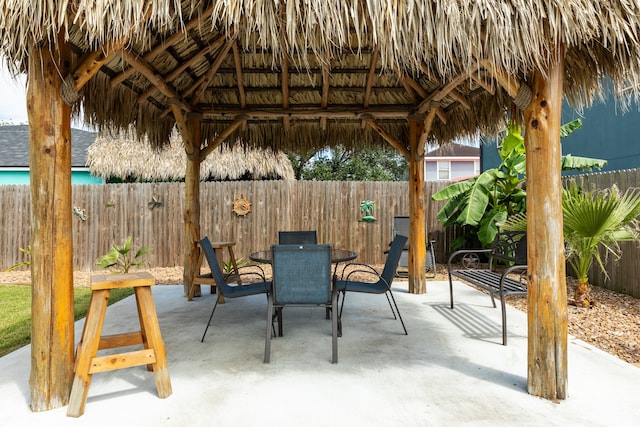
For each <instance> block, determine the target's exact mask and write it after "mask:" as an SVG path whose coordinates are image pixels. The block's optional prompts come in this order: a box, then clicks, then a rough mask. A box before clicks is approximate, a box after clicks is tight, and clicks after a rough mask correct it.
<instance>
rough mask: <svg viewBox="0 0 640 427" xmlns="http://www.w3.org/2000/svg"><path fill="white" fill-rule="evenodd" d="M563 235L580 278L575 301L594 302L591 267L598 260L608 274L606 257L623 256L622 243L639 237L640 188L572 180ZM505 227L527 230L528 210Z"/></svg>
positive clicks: (565, 201) (564, 209)
mask: <svg viewBox="0 0 640 427" xmlns="http://www.w3.org/2000/svg"><path fill="white" fill-rule="evenodd" d="M562 214H563V234H564V240H565V244H566V252H567V255H566V256H567V262H568V263H569V266H570V267H571V269H572V270H573V274H574V275H575V277H576V279H578V284H577V286H576V289H575V294H574V302H575V304H576V306H578V307H589V306H590V305H591V295H590V294H591V291H590V286H589V270H590V269H591V267H592V265H593V263H594V262H595V263H596V264H597V265H598V266H599V267H600V269H601V270H602V272H603V273H604V274H605V277H607V272H606V270H605V267H604V260H603V256H602V254H604V259H605V260H606V258H607V256H609V255H611V256H614V257H615V258H616V259H618V258H620V256H621V251H620V246H619V245H618V243H619V242H624V241H637V240H638V239H639V238H640V222H639V221H638V219H637V218H638V216H640V189H639V188H629V189H627V190H626V191H625V192H624V194H621V193H620V190H618V187H617V186H616V185H613V186H612V187H611V188H608V189H605V190H590V191H584V190H583V189H582V188H580V187H578V184H577V183H576V181H575V180H572V181H571V182H570V184H569V185H568V186H566V187H565V188H564V189H563V192H562ZM502 229H504V230H526V229H527V216H526V213H521V214H519V215H516V216H514V217H513V218H510V219H509V220H508V221H507V222H505V223H504V224H503V225H502Z"/></svg>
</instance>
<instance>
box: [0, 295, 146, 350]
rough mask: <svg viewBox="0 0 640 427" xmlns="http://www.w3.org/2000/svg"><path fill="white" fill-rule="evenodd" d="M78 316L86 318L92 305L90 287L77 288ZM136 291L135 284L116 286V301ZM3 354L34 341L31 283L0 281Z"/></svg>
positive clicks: (74, 298) (74, 297)
mask: <svg viewBox="0 0 640 427" xmlns="http://www.w3.org/2000/svg"><path fill="white" fill-rule="evenodd" d="M73 291H74V292H73V307H74V309H73V312H74V319H75V320H78V319H82V318H83V317H85V315H86V313H87V309H88V308H89V298H90V297H91V289H90V288H74V290H73ZM132 294H133V288H124V289H114V290H112V291H111V294H110V296H109V304H113V303H114V302H116V301H119V300H121V299H123V298H125V297H128V296H129V295H132ZM0 313H2V316H0V357H2V356H4V355H6V354H8V353H11V352H12V351H14V350H17V349H18V348H20V347H22V346H25V345H27V344H29V343H30V342H31V286H24V285H0Z"/></svg>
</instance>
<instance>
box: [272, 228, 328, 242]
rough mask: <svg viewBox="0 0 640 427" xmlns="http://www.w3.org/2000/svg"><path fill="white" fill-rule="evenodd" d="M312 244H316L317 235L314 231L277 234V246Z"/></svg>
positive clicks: (280, 232)
mask: <svg viewBox="0 0 640 427" xmlns="http://www.w3.org/2000/svg"><path fill="white" fill-rule="evenodd" d="M298 243H301V244H313V245H315V244H316V243H318V235H317V233H316V231H315V230H309V231H279V232H278V244H280V245H292V244H298Z"/></svg>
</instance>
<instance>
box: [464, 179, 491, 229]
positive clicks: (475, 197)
mask: <svg viewBox="0 0 640 427" xmlns="http://www.w3.org/2000/svg"><path fill="white" fill-rule="evenodd" d="M495 182H496V176H495V171H494V170H493V169H490V170H488V171H485V172H484V173H483V174H481V175H479V176H478V177H477V179H476V181H475V182H474V183H473V186H472V187H471V189H470V191H469V198H468V200H467V206H465V207H464V209H463V210H462V213H461V214H460V218H459V220H458V222H460V223H461V224H467V225H478V223H479V222H480V219H481V218H482V216H483V215H484V212H485V210H486V209H487V205H488V204H489V193H490V192H491V191H492V190H493V187H494V185H495Z"/></svg>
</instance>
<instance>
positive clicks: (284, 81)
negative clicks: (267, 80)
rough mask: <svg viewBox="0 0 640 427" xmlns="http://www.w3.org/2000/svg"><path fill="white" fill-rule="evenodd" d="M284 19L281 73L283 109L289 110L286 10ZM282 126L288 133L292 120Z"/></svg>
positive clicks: (287, 119) (281, 34)
mask: <svg viewBox="0 0 640 427" xmlns="http://www.w3.org/2000/svg"><path fill="white" fill-rule="evenodd" d="M282 19H283V22H285V25H283V26H282V28H280V43H282V72H281V73H280V90H281V91H282V107H283V108H289V47H288V43H287V37H286V31H287V27H286V22H287V16H286V10H285V9H283V10H282ZM282 126H283V127H284V131H285V132H288V131H289V129H291V119H290V118H289V117H288V116H287V117H283V118H282Z"/></svg>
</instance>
